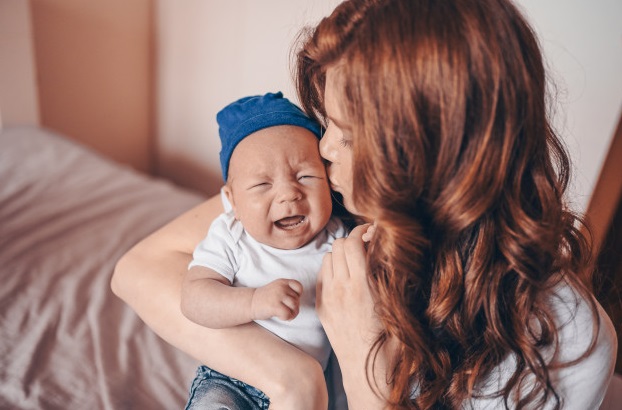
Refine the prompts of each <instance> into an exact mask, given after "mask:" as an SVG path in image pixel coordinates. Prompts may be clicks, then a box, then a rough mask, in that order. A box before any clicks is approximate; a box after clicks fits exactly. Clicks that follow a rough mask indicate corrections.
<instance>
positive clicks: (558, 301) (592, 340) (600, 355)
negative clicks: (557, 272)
mask: <svg viewBox="0 0 622 410" xmlns="http://www.w3.org/2000/svg"><path fill="white" fill-rule="evenodd" d="M545 297H546V301H547V305H548V306H549V312H550V314H551V320H552V321H553V322H554V325H555V327H556V329H557V332H558V333H557V335H558V339H557V342H558V343H557V345H556V346H552V347H549V348H545V349H544V350H543V351H541V354H542V356H543V358H544V360H545V361H546V362H547V363H548V367H549V375H550V377H551V384H552V385H553V388H554V389H555V391H556V393H557V394H558V395H559V396H560V399H561V400H562V401H563V408H564V409H577V410H579V409H581V410H583V409H597V408H598V407H599V406H600V403H601V402H602V400H603V398H604V396H605V392H606V390H607V387H608V385H609V382H610V380H611V376H612V374H613V368H614V365H615V360H616V352H617V344H618V341H617V336H616V332H615V329H614V327H613V324H612V323H611V319H610V318H609V316H607V313H605V311H604V310H603V308H602V307H601V306H600V304H599V303H598V302H597V301H596V300H595V299H594V297H593V296H592V295H590V294H588V293H585V294H584V293H583V292H581V291H579V289H577V288H576V287H575V286H573V285H572V284H570V283H569V282H568V281H567V280H565V279H561V280H560V281H559V282H558V283H557V284H556V285H555V286H554V287H553V288H551V289H550V292H547V293H546V296H545ZM515 371H516V358H515V357H514V356H513V355H510V356H508V357H507V358H506V359H505V360H504V361H503V362H502V363H501V364H500V365H499V366H498V367H497V368H496V369H495V370H494V371H493V372H492V373H491V374H490V375H489V376H488V377H487V378H486V379H485V380H484V381H482V383H481V384H480V386H479V388H480V393H482V394H483V396H484V398H480V399H473V400H471V401H470V402H469V405H470V406H471V407H472V408H475V409H478V410H479V409H496V408H499V407H503V405H502V399H501V398H499V397H488V398H486V397H485V396H487V395H493V396H494V393H495V392H498V391H499V389H501V388H502V387H503V386H505V383H507V381H508V380H509V378H510V377H511V376H512V375H513V374H514V372H515ZM552 404H553V402H551V403H547V406H545V408H547V409H548V408H549V407H551V405H552ZM467 407H468V406H467Z"/></svg>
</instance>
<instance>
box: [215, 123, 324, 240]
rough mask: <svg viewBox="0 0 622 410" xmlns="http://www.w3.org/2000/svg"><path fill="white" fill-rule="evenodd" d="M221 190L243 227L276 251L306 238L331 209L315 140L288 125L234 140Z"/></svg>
mask: <svg viewBox="0 0 622 410" xmlns="http://www.w3.org/2000/svg"><path fill="white" fill-rule="evenodd" d="M225 193H226V195H227V197H228V198H229V201H230V202H231V205H232V206H233V209H234V212H235V217H236V219H238V220H239V221H240V222H241V223H242V225H243V226H244V229H245V230H246V231H247V232H248V233H249V234H250V235H251V236H252V237H253V238H254V239H255V240H257V241H259V242H261V243H263V244H266V245H269V246H272V247H274V248H279V249H297V248H300V247H301V246H303V245H305V244H307V243H308V242H310V241H311V239H313V238H314V237H315V236H316V235H317V234H318V233H319V232H320V231H321V230H322V229H323V228H324V226H325V225H326V223H327V222H328V220H329V218H330V214H331V210H332V209H331V206H332V205H331V197H330V188H329V186H328V180H327V177H326V170H325V168H324V164H323V162H322V159H321V157H320V154H319V149H318V139H317V138H316V137H315V136H314V135H313V134H312V133H311V132H310V131H308V130H306V129H304V128H301V127H295V126H289V125H282V126H276V127H270V128H264V129H263V130H259V131H257V132H255V133H253V134H251V135H249V136H248V137H246V138H244V139H243V140H242V141H241V142H240V143H239V144H238V146H237V147H236V148H235V150H234V151H233V155H232V156H231V160H230V162H229V182H228V184H227V186H226V187H225Z"/></svg>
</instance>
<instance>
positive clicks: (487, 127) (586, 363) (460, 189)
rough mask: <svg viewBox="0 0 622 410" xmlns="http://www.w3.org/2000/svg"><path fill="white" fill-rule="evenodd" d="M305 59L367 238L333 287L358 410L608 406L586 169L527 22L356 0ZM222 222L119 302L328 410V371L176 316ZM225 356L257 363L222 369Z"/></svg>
mask: <svg viewBox="0 0 622 410" xmlns="http://www.w3.org/2000/svg"><path fill="white" fill-rule="evenodd" d="M297 56H298V61H297V84H298V91H299V97H300V101H301V103H302V106H303V108H304V109H305V111H306V112H307V113H308V114H309V115H310V116H312V117H314V118H316V119H317V120H318V121H319V122H321V123H322V124H323V125H324V126H325V128H326V130H325V134H324V136H323V138H322V140H321V142H320V152H321V154H322V156H323V157H324V158H325V159H326V160H327V164H328V165H327V172H328V176H329V178H330V181H331V185H332V188H333V190H334V191H336V192H337V193H338V194H339V195H340V198H341V199H342V201H343V204H344V205H345V207H346V208H347V209H348V210H349V211H350V212H351V213H352V214H355V215H357V216H358V217H359V219H360V220H361V221H362V222H365V223H363V224H361V225H360V226H358V227H356V228H355V229H354V230H353V231H352V233H351V234H350V236H349V237H348V238H347V239H344V240H337V241H336V242H335V243H334V245H333V251H332V253H331V254H328V255H327V256H326V257H325V259H324V263H323V266H322V270H321V272H320V279H319V281H318V289H317V301H316V308H317V310H318V313H319V316H320V319H321V321H322V324H323V326H324V328H325V330H326V332H327V335H328V336H329V339H330V342H331V345H332V347H333V349H334V352H335V354H336V356H337V358H338V361H339V365H340V367H341V370H342V373H343V384H344V388H345V393H346V395H347V400H348V404H349V408H351V409H376V408H377V409H381V408H391V409H411V408H412V409H457V408H475V409H483V408H491V409H493V408H494V409H496V408H547V409H549V408H551V409H553V408H576V409H596V408H598V406H599V405H600V402H601V401H602V398H603V396H604V393H605V390H606V388H607V385H608V382H609V379H610V377H611V374H612V371H613V364H614V362H615V356H614V351H615V346H616V343H617V341H616V336H615V332H614V330H613V327H612V325H611V322H610V320H609V318H608V317H607V316H606V314H605V313H604V312H603V310H602V308H601V307H600V306H599V305H598V303H597V302H596V301H595V299H594V297H593V296H592V293H591V289H590V286H589V284H588V283H587V280H584V279H583V276H582V275H583V274H585V271H586V270H587V269H588V267H589V265H588V260H587V259H588V255H589V241H588V240H587V238H586V237H585V236H584V235H583V233H582V232H583V231H582V230H580V229H579V227H580V224H581V219H580V218H579V217H578V216H577V215H575V214H574V213H573V212H572V211H571V210H570V209H569V208H568V207H567V206H566V204H565V202H564V200H565V198H564V194H565V191H566V187H567V185H568V181H569V171H570V164H569V159H568V156H567V153H566V151H565V149H564V147H563V144H562V142H561V141H560V139H559V138H558V136H557V135H556V134H555V132H554V130H553V129H552V127H551V125H550V120H549V118H548V116H547V106H546V92H545V90H546V81H545V78H546V76H545V70H544V67H543V63H542V56H541V52H540V49H539V45H538V43H537V40H536V38H535V35H534V33H533V31H532V29H531V27H530V26H529V24H528V23H527V22H526V20H525V18H524V17H523V16H522V15H521V13H520V12H519V10H518V9H517V8H516V6H515V5H513V4H512V3H511V2H510V1H508V0H443V1H438V0H350V1H346V2H344V3H342V4H341V5H339V6H338V7H337V9H336V10H335V11H334V12H333V13H332V14H331V15H330V16H329V17H327V18H325V19H324V20H322V21H321V22H320V23H319V25H318V26H317V27H315V28H314V29H311V30H309V32H307V33H306V35H305V36H304V37H303V39H302V44H301V47H300V50H299V51H298V54H297ZM218 207H219V205H218V204H217V203H216V202H214V201H211V202H209V201H208V203H206V204H205V205H203V206H201V207H199V208H198V209H196V210H194V211H192V212H191V213H189V214H187V215H185V216H182V217H181V218H179V219H178V220H176V221H174V222H172V223H171V224H170V225H168V226H167V227H165V228H164V229H163V230H161V231H159V232H158V233H156V234H154V235H153V236H152V237H150V238H148V239H146V240H145V241H144V242H143V243H141V244H139V245H138V246H137V247H136V248H135V249H134V250H132V251H131V252H130V253H129V254H128V255H126V256H125V257H124V258H123V259H122V260H121V261H120V263H119V265H118V267H117V270H116V272H115V277H114V279H113V288H114V289H115V291H116V292H117V294H119V295H120V296H121V297H122V298H124V300H126V301H127V302H128V303H129V304H130V305H131V306H132V307H134V308H135V309H136V311H137V312H138V313H139V314H140V315H141V317H143V318H144V319H145V321H146V322H147V323H148V324H150V325H151V326H152V327H153V328H154V330H155V331H156V332H158V333H159V334H160V335H162V337H164V338H165V339H166V340H168V341H169V342H171V343H172V344H173V345H175V346H178V347H179V348H180V349H182V350H184V351H186V352H188V353H189V354H192V355H194V356H195V357H197V358H199V359H201V360H202V361H204V362H207V364H208V365H209V366H210V367H212V368H216V369H219V370H222V371H223V372H225V373H227V374H230V375H232V376H234V377H239V378H241V379H243V380H245V381H246V382H248V383H250V384H251V385H254V386H256V387H258V388H259V389H261V390H263V391H264V392H265V393H266V394H267V395H268V397H270V399H271V403H272V405H273V406H274V408H279V406H280V407H281V408H301V409H302V408H305V409H306V408H324V407H325V406H326V392H325V387H324V386H323V378H322V376H321V371H319V372H318V368H317V363H316V364H314V363H313V362H312V361H310V360H308V358H305V357H304V355H302V354H300V352H296V351H295V349H291V348H289V347H287V346H285V344H284V343H281V342H280V341H276V340H271V339H270V338H269V337H268V336H267V335H265V334H263V333H262V332H261V330H260V329H257V328H256V327H253V326H246V327H241V328H237V329H233V330H228V331H209V332H208V331H205V330H199V329H196V328H194V327H192V326H190V325H189V324H188V323H185V322H184V320H183V319H182V317H181V316H180V314H179V313H178V312H176V311H175V309H178V304H179V295H178V294H175V293H174V291H176V290H178V289H179V286H180V282H181V274H180V272H181V271H182V270H183V269H184V268H185V266H187V260H188V258H189V256H188V255H189V254H190V253H191V252H192V247H193V246H194V244H192V246H189V245H188V244H189V243H191V241H189V240H188V238H196V237H198V236H200V233H197V232H196V231H199V230H200V228H197V227H196V225H193V222H194V221H195V220H197V219H198V220H204V221H207V223H209V221H210V220H211V219H212V218H213V216H214V213H215V210H218ZM184 238H185V239H184ZM178 241H179V242H178ZM145 287H146V288H147V290H148V293H149V297H148V298H146V297H145V296H143V295H141V291H140V290H141V289H144V288H145ZM171 289H172V290H171ZM248 337H253V338H254V340H255V343H253V347H250V345H249V344H247V343H245V340H247V339H246V338H248ZM223 344H226V348H227V349H228V352H230V353H231V354H232V355H233V354H234V353H235V352H238V353H237V354H239V355H243V360H240V363H244V364H245V365H246V364H248V363H252V366H251V367H246V368H244V369H242V368H238V366H237V365H236V364H235V363H231V362H226V361H223V360H220V359H219V353H218V352H221V351H222V345H223ZM217 345H218V346H219V348H218V349H220V350H216V348H214V350H213V351H211V352H210V346H217ZM249 347H250V348H249ZM266 351H267V352H268V355H271V356H270V360H266V359H265V355H266ZM277 351H278V352H279V353H277ZM253 355H257V356H253ZM262 355H263V356H262ZM253 357H255V358H254V359H253Z"/></svg>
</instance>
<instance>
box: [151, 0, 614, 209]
mask: <svg viewBox="0 0 622 410" xmlns="http://www.w3.org/2000/svg"><path fill="white" fill-rule="evenodd" d="M517 2H518V4H519V5H520V6H521V7H523V8H524V9H525V11H526V12H527V14H528V15H529V18H530V20H531V21H532V23H533V24H534V25H535V26H536V30H537V33H538V35H539V38H540V40H541V43H542V45H543V48H544V52H545V58H546V60H547V65H548V66H549V69H550V72H549V73H550V75H551V79H553V80H554V81H555V84H556V86H557V90H556V96H555V97H556V101H557V104H556V106H555V107H554V108H555V110H556V115H555V125H556V127H557V128H558V129H559V131H560V133H561V135H562V136H563V138H564V139H565V141H566V143H567V145H568V147H569V148H570V151H571V155H572V158H573V161H574V166H575V173H574V176H575V178H574V180H573V186H572V191H571V200H572V201H573V206H574V207H575V208H576V209H577V210H578V211H584V210H585V209H586V207H587V203H588V200H589V198H590V195H591V192H592V190H593V187H594V185H595V183H596V179H597V177H598V174H599V172H600V168H601V166H602V163H603V161H604V158H605V155H606V152H607V148H608V146H609V145H610V141H611V138H612V135H613V132H614V130H615V126H616V123H617V119H618V115H619V112H620V108H621V106H622V76H621V75H620V73H622V25H620V21H619V17H620V16H621V15H622V2H620V1H610V0H603V1H599V2H580V1H574V2H568V1H566V0H548V1H544V2H543V1H540V0H518V1H517ZM337 3H339V1H338V0H332V1H331V0H322V1H321V0H263V1H255V0H235V1H227V0H212V1H203V0H184V1H175V0H158V2H157V5H158V13H157V20H156V21H157V25H158V27H157V37H158V44H159V46H158V52H159V57H158V67H159V72H158V76H157V84H158V90H159V91H158V92H159V98H158V113H159V115H158V123H157V128H158V140H159V144H160V156H159V161H160V171H161V172H162V173H163V174H164V175H166V176H169V177H171V178H173V179H175V180H177V181H183V182H184V183H186V184H188V185H191V186H194V187H197V188H200V189H202V190H204V191H207V192H214V191H215V189H217V187H218V186H219V185H220V183H221V179H220V168H219V164H218V150H219V149H220V143H219V140H218V136H217V126H216V121H215V114H216V112H217V111H218V109H219V108H221V107H222V106H223V105H224V104H226V103H228V102H230V101H232V100H233V99H235V98H238V97H240V96H243V95H249V94H252V93H262V92H266V91H273V90H279V89H280V90H282V91H284V92H285V94H286V95H288V96H290V97H292V96H293V87H292V85H291V81H290V78H291V77H290V73H289V67H288V65H289V60H288V57H289V48H290V46H291V44H292V42H293V40H294V38H295V35H296V33H297V32H298V30H299V29H300V28H301V27H302V26H303V25H305V24H309V23H314V22H316V21H318V19H319V18H321V17H322V16H324V15H327V14H328V13H329V12H330V11H331V10H332V9H333V8H334V6H335V5H336V4H337Z"/></svg>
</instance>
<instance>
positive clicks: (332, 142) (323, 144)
mask: <svg viewBox="0 0 622 410" xmlns="http://www.w3.org/2000/svg"><path fill="white" fill-rule="evenodd" d="M335 131H336V130H335V128H334V126H333V125H332V123H329V124H328V127H326V131H324V135H323V136H322V139H321V140H320V155H321V156H322V158H324V159H325V160H327V161H329V162H336V161H337V145H336V144H337V141H336V137H335Z"/></svg>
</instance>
